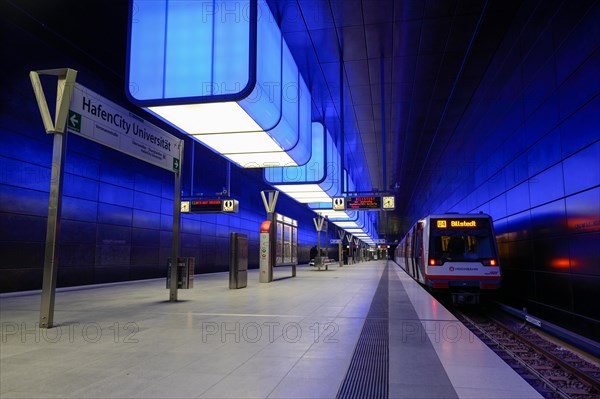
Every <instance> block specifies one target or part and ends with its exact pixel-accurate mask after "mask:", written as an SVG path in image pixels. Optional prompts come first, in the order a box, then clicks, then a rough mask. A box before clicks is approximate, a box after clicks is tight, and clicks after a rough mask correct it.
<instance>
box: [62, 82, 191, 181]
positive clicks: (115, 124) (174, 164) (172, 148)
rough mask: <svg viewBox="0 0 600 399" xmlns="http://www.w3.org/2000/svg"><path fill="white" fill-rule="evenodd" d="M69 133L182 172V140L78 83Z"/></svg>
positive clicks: (172, 170) (68, 125)
mask: <svg viewBox="0 0 600 399" xmlns="http://www.w3.org/2000/svg"><path fill="white" fill-rule="evenodd" d="M67 131H68V132H69V133H75V134H77V135H79V136H82V137H85V138H87V139H90V140H93V141H95V142H97V143H100V144H103V145H105V146H107V147H110V148H113V149H115V150H117V151H121V152H123V153H125V154H127V155H131V156H132V157H135V158H138V159H141V160H142V161H146V162H148V163H151V164H153V165H156V166H160V167H161V168H163V169H167V170H170V171H171V172H179V169H180V148H181V143H182V140H181V139H179V138H177V137H175V136H173V135H171V134H169V133H167V132H165V131H164V130H162V129H160V128H158V127H157V126H154V125H153V124H151V123H150V122H147V121H145V120H144V119H142V118H140V117H139V116H137V115H135V114H133V113H132V112H130V111H128V110H126V109H125V108H122V107H120V106H118V105H116V104H115V103H113V102H111V101H109V100H107V99H106V98H104V97H102V96H101V95H99V94H96V93H94V92H93V91H91V90H90V89H88V88H86V87H84V86H81V85H80V84H77V83H75V88H74V91H73V98H72V99H71V105H70V107H69V115H68V117H67Z"/></svg>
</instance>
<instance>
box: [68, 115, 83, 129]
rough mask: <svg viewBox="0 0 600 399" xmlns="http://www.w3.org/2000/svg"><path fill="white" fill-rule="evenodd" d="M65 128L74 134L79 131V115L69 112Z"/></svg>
mask: <svg viewBox="0 0 600 399" xmlns="http://www.w3.org/2000/svg"><path fill="white" fill-rule="evenodd" d="M67 127H68V128H69V129H71V130H75V131H76V132H80V131H81V114H78V113H77V112H74V111H69V117H68V118H67Z"/></svg>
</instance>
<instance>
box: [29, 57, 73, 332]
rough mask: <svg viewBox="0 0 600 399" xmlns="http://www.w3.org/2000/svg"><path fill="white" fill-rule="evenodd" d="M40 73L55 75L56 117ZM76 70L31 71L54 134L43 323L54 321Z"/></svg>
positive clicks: (37, 96) (44, 117) (40, 105)
mask: <svg viewBox="0 0 600 399" xmlns="http://www.w3.org/2000/svg"><path fill="white" fill-rule="evenodd" d="M40 75H50V76H56V77H57V78H58V82H57V86H56V112H55V114H54V121H52V117H51V115H50V110H49V109H48V103H47V102H46V96H45V94H44V88H43V87H42V83H41V81H40ZM76 77H77V71H76V70H74V69H70V68H60V69H46V70H42V71H31V72H29V79H30V80H31V85H32V87H33V92H34V94H35V99H36V101H37V104H38V108H39V110H40V114H41V116H42V121H43V123H44V128H45V130H46V133H51V134H53V135H54V137H53V144H52V170H51V174H50V176H51V177H50V179H51V180H50V196H49V199H48V221H47V225H46V246H45V251H44V275H43V281H42V301H41V305H40V327H41V328H52V326H53V325H54V299H55V295H56V278H57V276H58V245H59V237H60V214H61V209H62V190H63V173H64V167H65V153H66V146H67V134H66V133H64V131H65V125H66V122H67V115H68V112H69V106H70V104H71V98H72V97H73V87H74V86H75V79H76Z"/></svg>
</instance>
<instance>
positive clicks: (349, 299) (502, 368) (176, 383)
mask: <svg viewBox="0 0 600 399" xmlns="http://www.w3.org/2000/svg"><path fill="white" fill-rule="evenodd" d="M274 275H275V278H276V279H278V278H279V279H278V280H276V281H274V282H273V283H270V284H266V283H259V282H258V271H257V270H251V271H249V275H248V287H247V288H244V289H239V290H230V289H229V288H228V274H227V273H218V274H210V275H197V276H196V277H195V281H194V288H193V289H190V290H181V291H179V298H180V301H179V302H177V303H170V302H168V290H167V289H165V281H164V279H160V280H149V281H142V282H128V283H123V284H113V285H106V286H96V287H91V288H90V287H88V288H81V289H68V290H60V291H59V292H58V293H57V297H56V311H55V323H56V324H57V326H56V327H55V328H52V329H48V330H40V329H38V328H37V323H38V318H39V305H40V294H39V293H37V294H31V295H20V296H11V295H3V296H1V297H0V321H1V323H2V336H1V341H0V398H335V397H336V396H339V397H356V398H374V397H381V398H385V397H389V398H457V397H459V398H536V397H540V396H539V395H538V394H537V392H535V391H534V390H533V389H532V388H531V387H530V386H529V385H528V384H527V383H526V382H525V381H524V380H523V379H522V378H521V377H519V376H518V375H517V374H516V373H515V372H514V371H513V370H511V369H510V368H509V367H508V366H506V365H505V363H504V362H503V361H502V360H501V359H500V358H498V357H497V356H496V355H495V354H494V353H493V352H492V351H491V350H490V349H488V348H487V347H486V346H485V345H483V344H482V343H481V341H480V340H479V339H478V338H477V337H475V336H473V335H472V334H471V333H470V332H469V331H468V330H467V329H466V328H465V327H464V326H462V325H461V324H460V323H459V322H457V321H456V319H455V318H454V317H453V316H452V315H451V314H450V313H449V312H448V311H447V310H446V309H445V308H444V307H443V306H441V305H440V304H439V303H438V302H437V301H436V300H435V299H433V298H432V297H431V296H430V295H429V294H428V293H427V292H426V291H424V290H423V289H422V288H421V287H420V286H419V285H418V284H416V283H415V282H414V281H413V280H412V279H410V278H409V277H407V276H406V275H405V274H404V273H403V271H402V270H401V269H400V268H399V267H398V266H397V265H396V264H395V263H393V262H391V261H390V262H386V261H371V262H364V263H360V264H355V265H346V266H344V267H341V268H339V267H337V266H335V267H330V269H329V270H327V271H325V270H322V271H317V270H316V269H314V268H312V267H309V266H299V267H298V275H297V277H295V278H286V277H288V276H290V275H291V270H290V269H289V268H276V269H275V273H274Z"/></svg>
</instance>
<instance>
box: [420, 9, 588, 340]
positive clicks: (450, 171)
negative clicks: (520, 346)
mask: <svg viewBox="0 0 600 399" xmlns="http://www.w3.org/2000/svg"><path fill="white" fill-rule="evenodd" d="M554 3H555V2H540V3H539V7H537V8H536V9H533V7H535V6H538V4H536V3H535V2H529V3H524V5H523V7H522V9H521V14H520V15H518V16H517V19H516V21H515V23H514V25H513V26H512V28H511V29H510V30H509V31H508V33H507V35H506V36H505V38H504V40H503V42H502V44H501V46H500V48H499V50H498V52H497V53H496V55H495V57H494V58H493V60H492V62H491V64H490V66H489V68H488V70H487V73H486V74H485V76H484V78H483V80H482V82H481V83H480V85H479V89H478V91H477V92H476V94H475V96H474V97H473V98H472V100H471V101H470V105H469V106H468V107H467V109H466V110H465V114H464V116H463V118H462V119H461V122H460V123H459V125H458V126H457V127H456V130H455V133H454V136H453V138H452V141H451V142H448V143H446V144H445V145H446V146H445V149H444V152H443V155H442V156H441V157H440V160H439V162H438V163H437V165H436V166H435V171H436V173H434V177H433V178H432V180H431V181H429V182H427V183H426V184H423V185H422V186H421V187H420V188H419V189H418V191H417V192H416V193H415V195H414V197H413V201H412V203H411V210H410V215H411V217H410V219H412V220H416V219H417V218H419V217H422V216H423V215H426V214H428V213H436V212H442V213H443V212H448V211H453V212H479V211H482V212H485V213H489V214H490V215H491V216H492V217H493V219H494V221H495V222H494V225H495V228H496V234H497V239H498V245H499V250H500V256H501V265H502V270H503V286H504V287H503V291H502V294H503V297H504V300H505V301H507V302H508V303H509V304H511V305H513V306H515V307H517V308H518V309H519V310H521V308H523V307H526V308H527V309H528V311H529V312H530V313H532V314H535V315H537V316H539V317H542V318H545V319H546V320H548V321H551V322H554V323H556V324H559V325H562V326H564V327H566V328H569V329H572V330H575V331H578V332H580V333H581V334H584V335H587V336H589V337H596V338H597V337H600V307H599V306H598V299H599V296H598V292H600V24H599V23H598V21H600V4H599V3H598V2H595V4H593V5H592V6H591V7H590V3H592V2H577V3H573V2H564V4H563V7H560V8H557V7H555V4H554ZM440 193H443V195H441V194H440Z"/></svg>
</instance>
